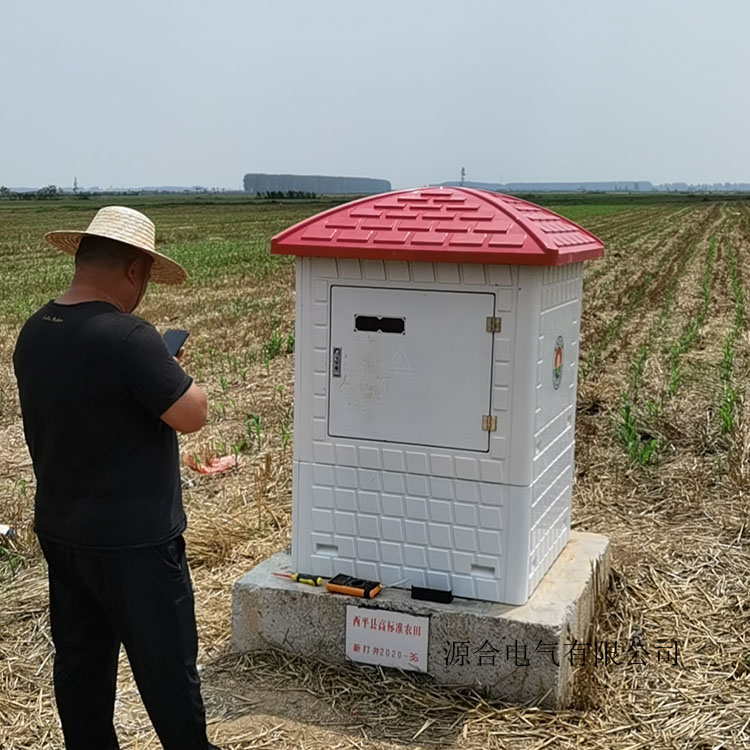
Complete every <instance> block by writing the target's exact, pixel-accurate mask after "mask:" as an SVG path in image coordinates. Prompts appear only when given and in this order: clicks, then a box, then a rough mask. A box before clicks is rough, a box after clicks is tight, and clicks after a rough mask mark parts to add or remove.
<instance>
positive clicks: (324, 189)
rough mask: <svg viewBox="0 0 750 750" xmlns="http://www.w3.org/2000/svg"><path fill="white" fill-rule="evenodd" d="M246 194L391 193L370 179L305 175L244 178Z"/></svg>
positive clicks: (383, 184)
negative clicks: (297, 192) (290, 192)
mask: <svg viewBox="0 0 750 750" xmlns="http://www.w3.org/2000/svg"><path fill="white" fill-rule="evenodd" d="M242 183H243V186H244V188H245V192H246V193H254V194H256V195H257V194H259V193H270V192H272V191H274V192H282V193H287V192H289V191H291V190H294V191H299V192H305V193H317V194H318V195H341V194H350V195H374V194H376V193H387V192H388V191H390V189H391V183H390V182H389V181H388V180H376V179H373V178H370V177H328V176H324V175H308V174H263V173H254V174H246V175H245V177H244V178H243V180H242Z"/></svg>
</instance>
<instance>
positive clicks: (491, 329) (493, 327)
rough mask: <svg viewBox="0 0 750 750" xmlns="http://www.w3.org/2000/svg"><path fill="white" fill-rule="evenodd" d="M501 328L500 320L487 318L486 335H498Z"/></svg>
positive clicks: (501, 322)
mask: <svg viewBox="0 0 750 750" xmlns="http://www.w3.org/2000/svg"><path fill="white" fill-rule="evenodd" d="M502 327H503V319H502V318H492V317H488V318H487V333H500V331H501V330H502Z"/></svg>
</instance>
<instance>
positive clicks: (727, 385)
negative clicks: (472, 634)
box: [718, 245, 745, 435]
mask: <svg viewBox="0 0 750 750" xmlns="http://www.w3.org/2000/svg"><path fill="white" fill-rule="evenodd" d="M728 253H729V286H730V292H731V295H732V301H733V303H734V318H733V320H732V327H731V328H730V329H729V333H728V334H727V336H726V338H725V340H724V349H723V354H722V359H721V363H720V365H719V379H720V381H721V397H720V400H719V409H718V412H719V422H720V429H721V433H722V435H729V434H730V433H731V432H732V428H733V427H734V421H735V404H736V402H737V390H736V387H735V385H734V384H733V382H732V368H733V365H734V350H735V344H736V343H737V339H738V338H739V337H740V335H741V334H742V331H743V330H744V328H745V295H744V292H743V291H742V285H741V283H740V279H739V275H738V273H737V255H736V253H735V251H734V248H733V247H732V246H731V245H729V246H728Z"/></svg>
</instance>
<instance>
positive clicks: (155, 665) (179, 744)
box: [13, 206, 213, 750]
mask: <svg viewBox="0 0 750 750" xmlns="http://www.w3.org/2000/svg"><path fill="white" fill-rule="evenodd" d="M45 239H46V240H47V242H49V243H50V244H51V245H53V246H54V247H57V248H58V249H60V250H62V251H64V252H66V253H69V254H74V255H75V272H74V275H73V279H72V281H71V284H70V287H69V288H68V290H67V291H65V292H64V293H63V294H62V295H61V296H60V297H58V298H57V299H56V300H54V301H51V302H48V303H47V304H46V305H44V306H43V307H42V308H41V309H40V310H38V311H37V312H36V313H34V315H32V316H31V317H30V318H29V319H28V320H27V321H26V323H25V325H24V326H23V329H22V330H21V333H20V334H19V337H18V341H17V343H16V349H15V352H14V355H13V362H14V366H15V371H16V378H17V380H18V389H19V394H20V399H21V411H22V414H23V425H24V432H25V435H26V442H27V444H28V446H29V452H30V453H31V458H32V461H33V465H34V473H35V475H36V480H37V488H36V497H35V509H34V511H35V512H34V530H35V531H36V533H37V535H38V537H39V541H40V544H41V546H42V551H43V552H44V556H45V558H46V560H47V563H48V567H49V588H50V624H51V629H52V638H53V641H54V644H55V649H56V653H55V664H54V684H55V698H56V700H57V707H58V711H59V714H60V719H61V722H62V729H63V734H64V736H65V743H66V747H67V748H68V750H114V749H116V748H118V743H117V737H116V734H115V730H114V725H113V714H114V700H115V685H116V679H117V657H118V653H119V650H120V644H123V645H124V646H125V650H126V652H127V656H128V659H129V661H130V665H131V667H132V670H133V674H134V676H135V680H136V683H137V685H138V689H139V691H140V694H141V696H142V698H143V702H144V704H145V706H146V709H147V711H148V713H149V716H150V718H151V721H152V723H153V725H154V728H155V729H156V732H157V734H158V735H159V738H160V740H161V742H162V744H163V746H164V748H166V750H199V749H200V750H206V748H208V747H213V746H211V745H209V744H208V741H207V739H206V722H205V711H204V708H203V701H202V698H201V693H200V680H199V677H198V672H197V670H196V656H197V647H198V639H197V632H196V626H195V614H194V605H193V591H192V585H191V582H190V574H189V572H188V567H187V561H186V558H185V544H184V541H183V537H182V533H183V531H184V530H185V526H186V519H185V513H184V511H183V508H182V495H181V486H180V471H179V454H178V446H177V436H176V433H175V430H177V431H179V432H184V433H187V432H195V431H197V430H199V429H200V428H201V427H203V425H204V424H205V421H206V397H205V396H204V394H203V392H202V391H201V390H200V389H199V388H198V386H197V385H195V383H193V381H192V378H190V377H189V376H188V375H187V374H186V373H185V372H184V371H183V369H182V367H181V366H180V365H179V362H178V360H177V359H176V358H173V357H172V356H171V355H170V354H169V352H168V350H167V347H166V345H165V344H164V342H163V340H162V338H161V336H160V335H159V334H158V333H157V331H156V329H155V328H154V327H153V326H151V325H150V324H149V323H146V322H145V321H143V320H141V319H140V318H137V317H135V316H134V315H133V314H132V313H133V311H134V310H135V309H136V307H138V304H139V302H140V301H141V299H142V298H143V295H144V293H145V291H146V286H147V284H148V282H149V280H151V281H154V282H161V283H166V284H170V283H181V282H182V281H184V280H185V279H186V278H187V276H186V274H185V271H184V269H183V268H182V267H181V266H180V265H178V264H177V263H175V262H174V261H172V260H170V259H169V258H167V257H166V256H164V255H162V254H161V253H158V252H156V250H155V249H154V225H153V224H152V222H151V221H150V220H149V219H148V218H147V217H146V216H144V215H143V214H141V213H139V212H138V211H134V210H132V209H128V208H122V207H118V206H110V207H107V208H102V209H101V210H100V211H99V212H98V213H97V214H96V216H95V217H94V219H93V220H92V222H91V224H90V225H89V227H88V229H87V230H86V231H85V232H51V233H49V234H47V235H45Z"/></svg>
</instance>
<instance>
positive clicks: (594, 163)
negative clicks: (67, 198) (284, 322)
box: [0, 0, 750, 189]
mask: <svg viewBox="0 0 750 750" xmlns="http://www.w3.org/2000/svg"><path fill="white" fill-rule="evenodd" d="M748 28H750V3H748V2H747V0H712V1H711V2H706V0H679V1H678V0H620V1H619V2H616V1H615V0H448V1H446V0H377V2H358V1H357V0H347V1H341V0H201V1H200V2H199V1H198V0H127V2H118V3H114V2H106V0H65V2H60V1H59V0H23V2H13V0H0V185H8V186H14V187H19V186H29V187H38V186H41V185H48V184H56V185H61V186H72V184H73V178H74V177H77V178H78V184H79V185H80V186H93V185H97V186H99V187H109V186H115V187H123V186H143V185H203V186H206V187H223V188H233V189H238V188H240V187H241V183H242V176H243V175H244V174H245V173H246V172H269V173H296V174H328V175H342V176H361V177H379V178H384V179H388V180H390V181H391V182H392V184H393V187H394V188H407V187H417V186H420V185H426V184H430V183H435V182H441V181H444V180H457V179H459V175H460V170H461V167H464V168H465V169H466V179H467V180H471V181H486V182H520V181H583V180H651V181H652V182H654V183H661V182H673V181H684V182H689V183H703V182H709V183H713V182H719V181H721V182H724V181H728V182H750V96H748V90H749V88H750V85H749V84H750V44H748V42H747V30H748Z"/></svg>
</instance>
